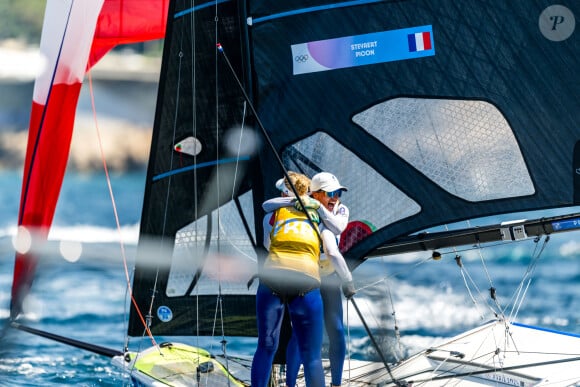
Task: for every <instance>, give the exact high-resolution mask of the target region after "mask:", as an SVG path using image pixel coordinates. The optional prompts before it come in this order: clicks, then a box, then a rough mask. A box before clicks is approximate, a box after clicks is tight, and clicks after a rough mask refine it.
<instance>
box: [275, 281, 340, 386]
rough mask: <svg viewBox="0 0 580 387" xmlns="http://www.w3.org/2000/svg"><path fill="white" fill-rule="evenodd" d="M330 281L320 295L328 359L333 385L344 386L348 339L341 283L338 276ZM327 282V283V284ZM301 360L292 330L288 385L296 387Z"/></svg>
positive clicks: (287, 355)
mask: <svg viewBox="0 0 580 387" xmlns="http://www.w3.org/2000/svg"><path fill="white" fill-rule="evenodd" d="M329 277H331V278H328V279H330V281H325V280H324V279H323V281H322V287H321V288H320V294H321V296H322V303H323V307H324V325H325V328H326V332H327V334H328V358H329V360H330V374H331V377H332V385H333V386H340V385H341V384H342V369H343V366H344V357H345V356H346V339H345V337H344V323H343V320H342V316H343V311H342V296H341V290H340V281H337V280H338V277H337V278H336V279H335V278H332V277H336V274H332V275H331V276H329ZM325 282H326V283H325ZM300 364H301V358H300V352H299V350H298V341H297V339H296V335H295V334H294V329H292V337H291V338H290V341H289V342H288V348H287V349H286V385H287V386H291V387H294V386H295V385H296V378H297V377H298V370H299V369H300Z"/></svg>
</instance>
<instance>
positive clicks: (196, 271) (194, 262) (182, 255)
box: [167, 192, 257, 297]
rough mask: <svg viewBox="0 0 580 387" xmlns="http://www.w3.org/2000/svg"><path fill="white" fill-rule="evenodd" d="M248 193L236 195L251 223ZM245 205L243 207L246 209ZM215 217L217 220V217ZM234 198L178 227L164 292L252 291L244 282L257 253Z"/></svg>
mask: <svg viewBox="0 0 580 387" xmlns="http://www.w3.org/2000/svg"><path fill="white" fill-rule="evenodd" d="M251 203H252V194H251V193H250V192H248V193H245V194H243V195H242V196H240V204H241V207H242V208H243V209H244V213H243V216H244V217H245V218H246V220H247V221H248V222H249V224H254V220H253V218H254V216H253V212H252V211H251V209H252V208H253V206H252V204H251ZM246 209H247V210H246ZM218 218H219V220H218ZM251 231H252V235H251V237H250V236H248V233H247V232H246V229H245V227H244V224H243V221H242V217H241V215H240V212H239V211H238V209H237V207H236V205H235V202H234V201H230V202H228V203H226V204H225V205H223V206H221V207H220V208H219V210H214V211H213V212H212V213H211V216H210V217H208V216H204V217H201V218H200V219H198V220H197V221H195V222H193V223H191V224H189V225H187V226H186V227H184V228H182V229H181V230H179V231H178V232H177V234H176V236H175V247H174V249H173V258H172V260H171V269H170V273H169V278H168V282H167V296H169V297H177V296H184V295H196V294H206V295H207V294H213V295H215V294H255V292H256V289H255V287H254V288H251V289H250V290H248V288H247V282H248V280H249V279H250V278H251V277H252V275H253V274H254V273H255V268H256V262H257V255H256V250H255V248H254V245H253V242H252V238H253V240H255V235H254V232H253V230H251Z"/></svg>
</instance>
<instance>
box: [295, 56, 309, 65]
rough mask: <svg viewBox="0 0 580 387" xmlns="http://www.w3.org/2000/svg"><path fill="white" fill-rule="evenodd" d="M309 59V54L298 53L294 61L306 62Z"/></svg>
mask: <svg viewBox="0 0 580 387" xmlns="http://www.w3.org/2000/svg"><path fill="white" fill-rule="evenodd" d="M307 60H308V55H296V56H295V57H294V61H295V62H298V63H304V62H306V61H307Z"/></svg>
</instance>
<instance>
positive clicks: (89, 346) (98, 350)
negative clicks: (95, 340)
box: [10, 321, 123, 358]
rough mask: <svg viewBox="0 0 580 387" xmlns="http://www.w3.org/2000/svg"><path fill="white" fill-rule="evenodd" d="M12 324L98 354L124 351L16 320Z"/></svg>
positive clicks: (113, 353)
mask: <svg viewBox="0 0 580 387" xmlns="http://www.w3.org/2000/svg"><path fill="white" fill-rule="evenodd" d="M10 326H11V327H12V328H15V329H19V330H21V331H24V332H28V333H31V334H33V335H37V336H40V337H44V338H47V339H51V340H54V341H57V342H59V343H62V344H67V345H70V346H73V347H76V348H80V349H85V350H87V351H90V352H93V353H96V354H97V355H102V356H107V357H110V358H112V357H115V356H122V355H123V352H121V351H117V350H114V349H110V348H105V347H101V346H99V345H94V344H90V343H86V342H84V341H80V340H75V339H71V338H69V337H64V336H60V335H56V334H54V333H50V332H45V331H41V330H40V329H35V328H31V327H28V326H26V325H22V324H19V323H17V322H15V321H12V322H11V323H10Z"/></svg>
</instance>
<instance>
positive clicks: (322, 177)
mask: <svg viewBox="0 0 580 387" xmlns="http://www.w3.org/2000/svg"><path fill="white" fill-rule="evenodd" d="M339 189H341V190H343V191H348V189H347V188H346V187H344V186H342V185H340V183H339V182H338V179H337V178H336V176H334V175H333V174H332V173H328V172H320V173H317V174H316V175H314V176H312V181H311V182H310V192H316V191H325V192H333V191H337V190H339Z"/></svg>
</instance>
